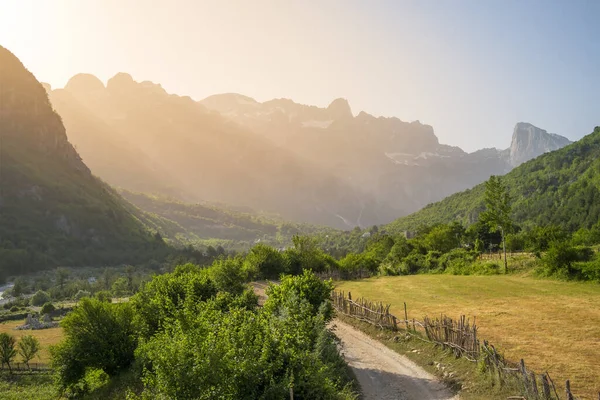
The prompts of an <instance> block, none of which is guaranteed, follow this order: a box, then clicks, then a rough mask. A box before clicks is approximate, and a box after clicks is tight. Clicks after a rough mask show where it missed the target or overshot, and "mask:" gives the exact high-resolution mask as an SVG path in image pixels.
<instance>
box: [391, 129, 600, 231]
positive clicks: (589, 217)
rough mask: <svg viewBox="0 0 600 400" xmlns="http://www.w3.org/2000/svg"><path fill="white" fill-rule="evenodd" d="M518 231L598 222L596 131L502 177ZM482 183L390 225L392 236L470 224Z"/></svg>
mask: <svg viewBox="0 0 600 400" xmlns="http://www.w3.org/2000/svg"><path fill="white" fill-rule="evenodd" d="M503 181H504V183H505V184H506V186H507V187H508V189H509V191H510V194H511V197H512V199H513V217H514V220H515V222H516V223H517V224H519V225H520V226H522V227H529V226H534V225H540V226H543V225H548V224H560V225H562V226H563V227H565V228H566V229H569V230H576V229H578V228H581V227H585V228H589V227H591V226H593V225H595V224H597V223H598V220H599V218H600V127H596V128H595V129H594V132H593V133H591V134H589V135H587V136H586V137H584V138H583V139H581V140H579V141H578V142H576V143H573V144H571V145H569V146H567V147H564V148H562V149H560V150H557V151H554V152H551V153H547V154H544V155H542V156H540V157H538V158H536V159H533V160H531V161H529V162H527V163H525V164H522V165H521V166H519V167H517V168H515V169H514V170H512V171H511V172H510V173H508V174H507V175H505V176H504V177H503ZM484 189H485V187H484V184H480V185H477V186H475V187H474V188H473V189H470V190H466V191H464V192H460V193H456V194H454V195H452V196H449V197H447V198H445V199H444V200H442V201H439V202H437V203H433V204H430V205H428V206H427V207H425V208H423V209H422V210H420V211H418V212H416V213H414V214H411V215H408V216H406V217H403V218H399V219H397V220H396V221H394V222H392V223H390V224H389V225H388V226H387V228H388V229H389V230H390V231H394V232H399V231H406V230H408V231H412V230H417V229H418V228H419V227H421V226H425V225H434V224H439V223H449V222H452V221H460V222H462V223H464V224H467V225H468V224H470V223H473V222H475V221H476V220H477V216H478V215H479V213H480V212H481V211H482V210H483V208H484V205H483V195H484V191H485V190H484Z"/></svg>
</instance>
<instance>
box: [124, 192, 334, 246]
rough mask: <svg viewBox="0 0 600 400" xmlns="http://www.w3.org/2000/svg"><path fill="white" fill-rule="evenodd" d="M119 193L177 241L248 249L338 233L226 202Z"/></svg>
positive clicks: (164, 232)
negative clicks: (296, 236)
mask: <svg viewBox="0 0 600 400" xmlns="http://www.w3.org/2000/svg"><path fill="white" fill-rule="evenodd" d="M119 193H120V194H121V195H122V196H123V197H124V198H125V199H126V200H128V201H129V202H131V203H132V204H133V205H135V206H136V207H138V208H139V209H140V210H141V211H143V212H144V213H145V215H146V217H147V219H149V220H151V221H152V227H153V228H154V229H156V230H157V231H159V232H160V233H161V235H163V237H164V238H165V239H167V240H168V241H170V242H173V243H174V244H179V245H188V244H192V245H198V244H203V245H216V244H217V243H220V244H222V245H228V247H230V248H233V249H236V250H247V249H249V248H250V247H252V246H253V245H254V244H256V243H259V242H260V243H264V244H269V245H272V246H274V247H279V248H281V247H287V246H290V245H291V244H292V238H293V236H294V235H316V234H319V235H320V236H325V235H327V234H332V235H333V234H335V233H338V232H337V231H336V230H334V229H332V228H326V227H320V226H316V225H310V224H301V223H292V222H288V221H284V220H282V219H281V218H279V217H277V216H271V215H260V214H257V213H255V212H252V211H251V210H240V209H233V208H232V207H227V206H226V205H222V204H219V205H214V204H202V203H196V204H191V203H182V202H179V201H177V200H174V199H170V198H165V197H159V196H151V195H148V194H143V193H134V192H130V191H127V190H119Z"/></svg>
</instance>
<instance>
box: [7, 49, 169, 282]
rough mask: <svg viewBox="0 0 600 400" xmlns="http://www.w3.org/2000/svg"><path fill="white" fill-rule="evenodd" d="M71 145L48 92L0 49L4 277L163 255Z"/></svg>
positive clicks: (158, 244) (161, 245) (161, 248)
mask: <svg viewBox="0 0 600 400" xmlns="http://www.w3.org/2000/svg"><path fill="white" fill-rule="evenodd" d="M128 207H131V206H130V205H127V204H126V203H125V202H124V201H123V200H122V199H121V198H120V197H119V196H118V195H117V194H116V193H114V192H113V191H112V189H110V188H109V187H108V186H107V185H105V184H104V183H102V182H101V181H99V180H98V179H97V178H95V177H94V176H93V175H92V174H91V173H90V171H89V169H88V168H87V166H86V165H85V164H84V163H83V162H82V160H81V158H80V157H79V155H78V154H77V152H76V151H75V149H74V148H73V146H72V145H71V144H70V143H69V141H68V140H67V135H66V132H65V128H64V126H63V124H62V121H61V118H60V116H59V115H58V114H57V113H56V112H54V110H53V109H52V107H51V105H50V102H49V100H48V96H47V94H46V90H45V89H44V87H43V86H42V85H41V84H40V83H39V82H38V81H37V80H36V79H35V77H34V76H33V75H32V74H31V73H30V72H29V71H27V69H25V67H24V66H23V64H21V62H20V61H19V60H18V59H17V57H15V56H14V55H13V54H12V53H11V52H9V51H8V50H7V49H5V48H3V47H1V46H0V275H4V276H6V275H7V274H13V273H20V274H22V273H26V272H28V271H31V270H35V269H41V268H50V267H53V266H56V265H72V266H77V265H102V264H105V263H106V264H107V263H112V264H114V263H126V262H128V263H132V262H139V261H142V260H144V259H149V258H151V257H158V256H160V254H164V251H165V249H166V247H165V245H164V243H163V242H162V241H156V240H154V239H153V238H152V237H151V236H150V235H149V234H148V233H147V232H146V231H145V228H144V226H143V225H142V224H141V223H140V221H139V220H138V219H137V218H136V217H135V216H134V215H133V214H132V213H131V212H130V210H129V209H128Z"/></svg>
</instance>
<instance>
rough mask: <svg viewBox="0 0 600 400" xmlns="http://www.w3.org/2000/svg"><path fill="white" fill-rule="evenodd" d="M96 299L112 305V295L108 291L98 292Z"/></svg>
mask: <svg viewBox="0 0 600 400" xmlns="http://www.w3.org/2000/svg"><path fill="white" fill-rule="evenodd" d="M94 298H96V300H99V301H101V302H104V303H112V293H111V292H109V291H108V290H101V291H99V292H96V294H95V295H94Z"/></svg>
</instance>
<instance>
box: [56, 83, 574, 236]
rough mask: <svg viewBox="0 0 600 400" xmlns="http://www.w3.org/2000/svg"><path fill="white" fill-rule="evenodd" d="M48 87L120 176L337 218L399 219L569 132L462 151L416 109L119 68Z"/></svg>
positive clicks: (349, 222)
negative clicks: (355, 106) (206, 90)
mask: <svg viewBox="0 0 600 400" xmlns="http://www.w3.org/2000/svg"><path fill="white" fill-rule="evenodd" d="M49 92H50V99H51V101H52V103H53V105H54V106H55V107H56V109H57V110H58V112H59V113H60V114H61V115H62V116H63V118H64V121H65V125H66V127H67V132H68V135H69V140H71V141H72V142H73V143H74V145H75V146H76V148H77V150H78V151H79V153H80V154H81V155H82V158H83V160H84V161H85V162H86V164H87V165H88V166H89V167H90V168H91V170H92V172H93V173H94V174H96V175H98V176H100V177H101V178H102V179H104V180H106V181H107V182H108V183H109V184H111V185H113V186H117V187H121V188H124V189H127V190H131V191H134V192H144V193H151V194H158V195H161V196H165V195H166V196H168V197H172V198H177V199H178V200H181V201H184V202H191V203H196V202H203V201H208V202H219V203H225V204H230V205H233V206H246V207H250V208H252V209H254V210H257V211H259V212H267V213H277V214H280V215H281V216H282V217H283V218H285V219H288V220H292V221H295V222H308V223H313V224H319V225H328V226H332V227H336V228H341V229H349V228H352V227H354V226H362V227H366V226H372V225H374V224H382V223H386V222H389V221H392V220H393V219H394V218H397V217H398V216H401V215H406V214H408V213H410V212H413V211H415V210H418V209H419V208H421V207H422V206H424V205H425V204H427V203H429V202H432V201H435V200H439V199H442V198H443V197H445V196H446V195H448V194H451V193H454V192H456V191H458V190H463V189H466V188H469V187H472V186H473V185H475V184H477V183H479V182H482V181H484V180H486V179H487V178H488V177H489V176H490V175H491V174H503V173H505V172H507V171H509V170H510V169H511V168H512V165H513V163H514V162H519V161H518V160H522V159H528V158H531V157H535V156H537V155H539V153H540V152H544V151H549V150H553V149H554V148H557V147H558V146H560V145H562V144H563V141H561V140H550V139H552V138H554V139H556V138H557V137H558V136H557V135H552V134H548V133H547V132H545V131H543V130H541V129H538V128H535V127H533V126H532V125H529V124H518V125H517V128H515V134H514V137H513V145H512V146H511V148H509V149H507V150H504V151H498V150H496V149H484V150H480V151H477V152H475V153H471V154H467V153H465V152H464V151H462V150H461V149H459V148H457V147H451V146H447V145H442V144H440V143H439V141H438V139H437V137H436V136H435V134H434V132H433V128H432V127H431V126H428V125H425V124H421V123H420V122H418V121H417V122H412V123H407V122H403V121H400V120H399V119H397V118H376V117H373V116H371V115H369V114H367V113H364V112H361V113H360V114H359V115H358V116H356V117H355V116H354V115H353V113H352V111H351V109H350V106H349V104H348V102H347V101H346V100H344V99H337V100H335V101H333V102H332V103H331V105H330V106H329V107H327V108H318V107H314V106H305V105H301V104H297V103H294V102H293V101H291V100H285V99H280V100H272V101H268V102H265V103H258V102H256V101H254V100H253V99H251V98H249V97H245V96H241V95H217V96H212V97H210V98H207V99H205V100H203V101H201V102H195V101H193V100H192V99H191V98H189V97H180V96H177V95H173V94H169V93H167V92H166V91H165V90H164V89H163V88H162V87H161V86H160V85H158V84H154V83H152V82H148V81H145V82H136V81H134V80H133V78H132V77H131V76H129V75H128V74H123V73H120V74H117V75H116V76H115V77H113V78H111V79H110V80H109V81H108V83H107V84H106V85H104V83H102V82H101V81H100V80H99V79H97V78H96V77H94V76H92V75H87V74H79V75H76V76H74V77H73V78H72V79H71V80H70V81H69V82H68V84H67V85H66V86H65V88H64V89H56V90H50V91H49ZM563 139H564V138H563ZM564 141H567V140H566V139H564ZM567 142H568V141H567Z"/></svg>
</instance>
